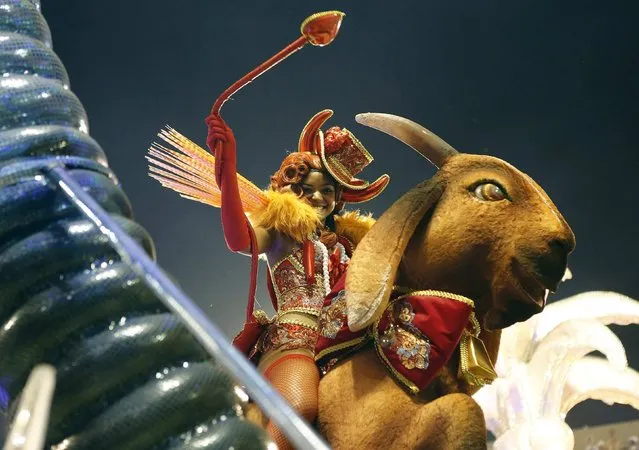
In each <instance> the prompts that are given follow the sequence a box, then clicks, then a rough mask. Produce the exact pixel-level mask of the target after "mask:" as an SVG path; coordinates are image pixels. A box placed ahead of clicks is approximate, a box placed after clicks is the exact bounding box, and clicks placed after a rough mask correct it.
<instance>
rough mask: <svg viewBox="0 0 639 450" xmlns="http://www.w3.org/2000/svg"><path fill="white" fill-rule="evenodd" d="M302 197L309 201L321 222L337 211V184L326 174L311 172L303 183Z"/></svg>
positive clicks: (316, 171) (317, 171)
mask: <svg viewBox="0 0 639 450" xmlns="http://www.w3.org/2000/svg"><path fill="white" fill-rule="evenodd" d="M301 187H302V196H303V198H305V199H306V201H308V202H309V203H310V204H311V206H312V207H313V208H315V211H317V213H318V215H319V217H320V219H321V220H324V219H326V218H327V217H328V216H329V215H330V214H331V213H332V212H333V210H334V209H335V184H334V181H333V179H332V178H331V177H330V176H328V175H327V174H326V173H324V172H320V171H319V170H311V171H310V172H309V173H308V175H306V178H304V180H303V181H302V184H301Z"/></svg>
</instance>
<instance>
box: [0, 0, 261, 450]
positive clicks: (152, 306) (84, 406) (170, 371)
mask: <svg viewBox="0 0 639 450" xmlns="http://www.w3.org/2000/svg"><path fill="white" fill-rule="evenodd" d="M53 162H55V163H56V164H62V165H64V167H65V169H66V170H67V173H68V174H70V176H71V177H73V179H74V180H75V181H76V182H77V183H78V184H80V185H81V186H82V188H83V189H84V190H85V191H86V192H88V193H89V194H90V195H91V196H92V197H93V198H94V199H95V200H96V201H97V202H98V203H99V204H100V205H101V207H102V208H104V210H106V211H107V212H108V213H109V214H110V215H111V216H112V217H113V219H114V220H115V221H116V222H117V223H118V224H119V225H120V226H121V227H122V228H123V229H124V230H125V231H126V232H127V233H129V235H130V236H131V237H132V238H133V239H134V240H135V241H137V242H138V243H139V244H140V245H141V246H142V247H143V248H144V249H145V251H146V252H147V254H148V255H150V256H151V257H154V256H155V250H154V246H153V241H152V239H151V237H150V236H149V235H148V233H147V232H146V231H145V230H144V229H143V228H142V227H141V226H140V225H138V224H137V223H136V222H135V221H134V220H133V218H132V210H131V205H130V203H129V200H128V199H127V196H126V195H125V193H124V192H123V191H122V189H121V187H120V185H119V184H118V181H117V178H116V176H115V174H114V173H113V172H112V171H111V169H109V167H108V164H107V159H106V156H105V153H104V151H103V150H102V149H101V148H100V145H99V144H98V143H97V142H96V141H95V140H93V139H92V138H91V137H90V136H89V133H88V120H87V116H86V112H85V110H84V108H83V107H82V104H81V102H80V101H79V100H78V98H77V97H76V96H75V95H74V94H73V92H71V90H70V88H69V77H68V75H67V72H66V70H65V68H64V66H63V64H62V62H61V61H60V60H59V58H58V57H57V56H56V54H55V53H54V52H53V51H52V44H51V34H50V31H49V28H48V25H47V23H46V21H45V20H44V18H43V16H42V15H41V13H40V8H39V2H37V1H35V0H31V1H28V0H0V410H2V411H3V412H4V413H5V414H7V413H8V412H9V414H10V411H11V406H12V405H14V404H16V402H17V399H18V398H19V396H20V392H21V390H22V389H23V387H24V384H25V382H26V379H27V376H28V375H29V373H30V371H31V370H32V368H33V367H34V366H35V365H36V364H38V363H42V362H45V363H49V364H52V365H53V366H55V367H56V371H57V386H56V392H55V396H54V400H53V405H52V410H51V415H50V426H49V430H48V435H47V447H48V448H53V449H65V450H79V449H91V450H96V449H115V448H117V449H120V450H124V449H135V450H141V449H158V450H163V449H166V450H169V449H170V450H177V449H229V448H234V449H235V450H239V449H248V448H250V449H260V448H267V447H269V445H270V441H269V439H268V438H267V436H266V435H265V433H264V432H263V430H261V429H260V428H258V427H256V426H254V425H252V424H251V423H250V422H248V421H246V420H244V419H243V408H244V406H245V404H246V403H245V402H246V398H245V394H243V391H242V390H241V389H239V387H238V386H237V385H236V383H235V382H234V380H232V379H231V378H230V377H229V376H228V374H227V373H226V371H225V370H224V369H222V368H221V367H219V366H218V365H216V363H215V362H214V361H211V360H210V358H209V357H208V355H207V354H206V352H205V351H204V350H203V349H202V347H201V346H200V345H199V344H198V343H197V342H196V341H195V339H194V338H193V337H192V336H191V335H190V334H189V332H188V331H187V330H186V329H185V327H184V326H183V325H182V324H181V323H180V322H179V321H178V320H177V319H176V317H175V316H174V315H172V314H171V313H169V312H168V311H167V309H166V308H165V307H164V306H163V305H162V303H161V302H160V301H159V300H158V299H156V298H155V297H154V295H153V294H152V293H151V291H150V290H149V289H148V288H147V287H146V286H145V284H144V283H143V282H142V280H141V279H139V277H138V276H136V275H135V274H134V273H133V271H132V270H130V268H128V267H127V265H126V264H125V263H124V262H123V261H121V260H120V257H119V256H118V254H117V253H116V252H115V251H114V250H113V249H112V247H111V246H110V244H109V242H108V240H107V238H106V237H105V236H104V235H103V234H102V233H100V232H99V231H98V230H96V228H95V226H94V224H93V223H92V222H90V221H88V220H87V219H85V218H84V217H83V216H81V215H80V214H79V212H78V211H77V210H76V209H75V208H74V206H73V205H72V204H71V203H70V202H69V201H68V200H67V199H66V197H65V196H64V195H63V194H62V193H61V192H59V191H57V190H56V188H55V186H53V185H52V184H50V183H49V182H47V180H46V177H44V176H43V175H42V173H43V172H42V171H43V169H45V168H47V167H48V166H50V165H51V163H53Z"/></svg>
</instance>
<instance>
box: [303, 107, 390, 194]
mask: <svg viewBox="0 0 639 450" xmlns="http://www.w3.org/2000/svg"><path fill="white" fill-rule="evenodd" d="M332 115H333V111H331V110H330V109H325V110H323V111H320V112H318V113H317V114H315V115H314V116H313V117H312V118H311V120H309V121H308V123H307V124H306V126H305V127H304V129H303V130H302V133H301V135H300V139H299V143H298V145H297V149H298V151H299V152H310V153H314V154H316V155H318V156H319V157H320V159H321V160H322V164H323V165H324V167H325V168H326V170H327V171H328V173H330V174H331V176H332V177H333V178H335V180H336V181H337V182H338V183H339V184H340V185H341V186H342V188H343V193H342V199H343V200H344V201H345V202H348V203H361V202H365V201H368V200H371V199H372V198H375V197H377V196H378V195H379V194H381V193H382V191H383V190H384V189H386V186H388V183H389V181H390V177H389V176H388V175H386V174H384V175H382V176H380V177H379V178H378V179H377V180H375V181H374V182H373V183H369V182H368V181H364V180H360V179H358V178H355V175H357V174H358V173H360V172H361V171H362V170H364V168H365V167H366V166H368V165H369V164H370V163H371V162H373V157H372V155H371V154H370V153H369V152H368V151H367V150H366V148H365V147H364V146H363V145H362V143H361V142H360V141H359V140H358V139H357V138H356V137H355V135H353V133H351V132H350V131H348V130H347V129H346V128H339V127H332V128H329V129H328V130H326V133H324V132H322V130H321V127H322V125H323V124H324V123H325V122H326V121H327V120H328V119H329V118H330V117H331V116H332Z"/></svg>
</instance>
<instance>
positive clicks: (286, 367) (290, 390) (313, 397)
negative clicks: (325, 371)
mask: <svg viewBox="0 0 639 450" xmlns="http://www.w3.org/2000/svg"><path fill="white" fill-rule="evenodd" d="M264 377H265V378H266V379H267V380H269V381H270V382H271V384H272V385H273V387H274V388H275V389H277V390H278V391H279V393H280V394H281V395H282V397H284V398H285V399H286V400H287V401H288V402H289V404H290V405H291V406H292V407H293V409H295V411H297V412H298V413H299V414H300V415H301V416H302V417H303V418H304V419H306V421H307V422H309V423H310V424H312V423H313V422H314V421H315V417H316V416H317V402H318V400H317V396H318V387H319V371H318V370H317V366H316V365H315V361H314V360H313V359H312V358H310V357H309V356H304V355H287V356H283V357H281V358H279V359H278V360H276V361H275V362H274V363H273V364H271V365H270V366H269V367H268V368H267V369H266V371H265V372H264ZM266 430H267V431H268V432H269V434H270V435H271V436H272V437H273V440H274V441H275V443H276V444H277V445H278V447H279V449H280V450H287V449H293V448H294V447H293V446H292V445H291V444H290V443H289V442H288V440H287V439H286V437H285V435H284V434H283V433H282V432H281V431H280V430H279V429H278V428H277V426H276V425H275V423H273V422H271V421H269V423H268V425H267V427H266Z"/></svg>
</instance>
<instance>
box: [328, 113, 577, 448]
mask: <svg viewBox="0 0 639 450" xmlns="http://www.w3.org/2000/svg"><path fill="white" fill-rule="evenodd" d="M358 121H359V122H360V123H363V124H365V125H368V126H371V127H373V128H377V129H379V130H382V131H384V132H386V133H388V134H390V135H392V136H395V137H397V138H398V139H400V140H402V141H403V142H405V143H407V144H408V145H410V146H411V147H413V148H414V149H415V150H417V151H418V152H420V153H421V154H422V155H423V156H425V157H426V158H428V159H429V160H430V161H431V162H432V163H433V164H435V165H436V166H438V167H439V171H438V172H437V173H436V175H435V176H433V177H432V178H431V179H429V180H427V181H424V182H423V183H421V184H419V185H417V186H416V187H414V188H413V189H412V190H410V191H409V192H407V193H406V194H405V195H404V196H402V197H401V198H400V199H399V200H397V201H396V202H395V203H394V204H393V205H392V206H391V207H390V208H389V209H388V210H387V211H386V212H385V213H384V214H383V215H382V216H381V217H380V218H379V220H378V221H377V223H376V224H375V225H374V226H373V227H372V229H371V230H370V231H369V232H368V233H367V234H366V236H365V237H364V238H363V239H362V241H361V242H360V243H359V245H358V246H357V249H356V250H355V253H354V255H353V258H352V260H351V264H350V268H349V271H348V275H347V278H346V295H345V298H346V304H347V305H348V306H347V307H348V309H347V310H348V314H349V317H348V324H349V326H350V328H351V330H357V329H364V328H365V327H368V326H369V325H370V324H371V323H373V322H374V321H375V319H376V318H378V317H379V316H380V314H381V313H382V311H383V310H384V309H385V308H386V307H387V305H388V302H389V297H390V295H391V291H392V289H393V286H394V285H401V286H404V287H407V288H411V289H415V290H419V289H429V290H439V291H446V292H451V293H455V294H459V295H462V296H464V297H468V298H470V299H473V300H474V303H475V314H476V317H477V319H478V321H479V323H480V324H481V325H482V327H481V334H480V335H479V337H480V339H481V340H482V341H483V342H484V343H485V346H486V350H487V353H488V354H489V355H490V357H491V359H492V360H493V361H494V360H495V359H496V357H497V352H498V349H499V340H500V331H499V330H500V329H502V328H504V327H507V326H508V325H511V324H513V323H515V322H519V321H523V320H525V319H527V318H529V317H530V316H532V315H533V314H536V313H538V312H540V311H541V310H542V309H543V308H544V305H545V303H546V299H547V296H548V293H549V291H554V290H555V289H556V288H557V285H558V283H559V282H560V281H561V280H562V277H563V275H564V273H565V270H566V264H567V256H568V254H569V253H570V252H571V251H572V250H573V248H574V246H575V238H574V235H573V233H572V231H571V229H570V227H569V226H568V224H567V223H566V221H565V220H564V218H563V217H562V215H561V214H560V213H559V211H558V210H557V208H556V206H555V205H554V204H553V202H552V201H551V200H550V198H549V197H548V195H546V193H545V192H544V191H543V190H542V188H541V187H539V185H538V184H537V183H535V181H533V180H532V179H531V178H530V177H529V176H527V175H526V174H524V173H522V172H521V171H519V170H518V169H516V168H515V167H513V166H512V165H510V164H508V163H506V162H504V161H502V160H500V159H497V158H494V157H490V156H480V155H471V154H463V153H458V152H457V151H456V150H454V149H453V148H452V147H451V146H450V145H448V144H447V143H445V142H444V141H443V140H441V139H440V138H438V137H437V136H435V135H434V134H432V133H431V132H429V131H428V130H426V129H424V128H423V127H421V126H420V125H418V124H416V123H414V122H411V121H409V120H407V119H403V118H400V117H397V116H391V115H387V114H364V115H360V116H358ZM459 361H460V358H459V352H457V353H456V354H454V355H453V356H452V357H451V358H450V360H449V361H448V363H447V364H446V365H445V366H444V367H443V368H442V370H441V371H440V372H439V374H438V375H437V378H436V379H435V380H434V381H433V382H432V383H430V385H429V386H428V387H427V388H426V389H424V390H423V391H421V393H420V394H419V395H410V394H408V393H406V392H405V391H404V390H403V389H402V388H401V387H400V386H399V384H397V383H396V382H395V381H394V380H393V379H392V378H391V377H390V376H389V375H388V372H387V370H386V368H385V366H384V365H383V364H382V362H381V360H380V357H379V356H378V355H377V354H376V352H375V350H374V349H373V348H371V347H370V346H369V347H365V348H364V349H363V350H361V351H359V352H357V353H355V354H354V356H351V357H349V358H347V359H346V360H342V361H341V362H340V363H338V364H337V365H336V366H335V367H334V368H333V369H332V370H330V371H329V372H328V373H327V374H326V375H325V376H324V378H323V379H322V381H321V385H320V393H319V399H320V408H319V416H318V427H319V429H320V431H321V432H322V434H323V435H324V436H326V438H327V439H328V441H329V442H330V443H331V445H332V446H333V447H334V448H335V449H352V448H368V449H381V448H411V449H414V448H432V449H444V448H446V449H466V450H471V449H483V448H486V426H485V421H484V417H483V414H482V411H481V409H480V407H479V406H478V405H477V404H476V403H475V401H474V400H473V399H472V398H471V397H470V395H471V394H472V393H473V392H474V391H475V390H476V389H477V387H475V386H472V385H470V384H468V383H467V382H466V381H464V380H463V379H462V378H461V377H459V376H458V365H459Z"/></svg>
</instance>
